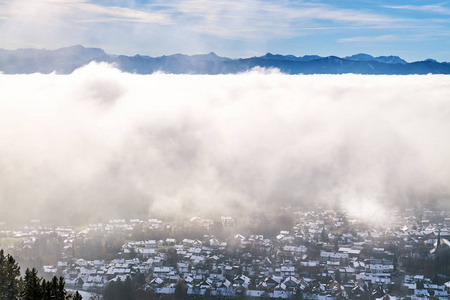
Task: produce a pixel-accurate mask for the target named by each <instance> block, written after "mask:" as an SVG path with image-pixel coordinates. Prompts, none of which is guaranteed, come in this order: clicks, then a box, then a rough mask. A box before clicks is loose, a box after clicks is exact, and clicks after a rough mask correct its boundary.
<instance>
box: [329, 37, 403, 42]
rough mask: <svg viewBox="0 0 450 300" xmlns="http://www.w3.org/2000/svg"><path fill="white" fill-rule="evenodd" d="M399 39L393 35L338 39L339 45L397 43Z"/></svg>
mask: <svg viewBox="0 0 450 300" xmlns="http://www.w3.org/2000/svg"><path fill="white" fill-rule="evenodd" d="M398 40H399V38H398V37H396V36H395V35H381V36H356V37H351V38H344V39H339V40H338V42H339V43H375V42H392V41H398Z"/></svg>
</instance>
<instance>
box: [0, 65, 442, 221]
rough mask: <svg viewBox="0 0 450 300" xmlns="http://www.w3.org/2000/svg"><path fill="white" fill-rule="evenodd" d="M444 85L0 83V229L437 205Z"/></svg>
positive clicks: (253, 78)
mask: <svg viewBox="0 0 450 300" xmlns="http://www.w3.org/2000/svg"><path fill="white" fill-rule="evenodd" d="M449 129H450V76H444V75H433V76H431V75H429V76H361V75H316V76H314V75H313V76H300V75H298V76H297V75H295V76H289V75H283V74H278V73H277V72H258V71H255V72H251V73H246V74H241V75H218V76H208V75H205V76H201V75H167V74H154V75H133V74H125V73H121V72H120V71H118V70H116V69H114V68H113V67H111V66H108V65H103V64H100V65H98V64H91V65H88V66H86V67H84V68H82V69H79V70H77V71H75V72H74V73H72V74H71V75H54V74H51V75H40V74H33V75H0V205H1V207H2V209H1V210H0V221H2V220H3V221H11V220H13V219H25V220H27V219H30V218H40V219H54V220H61V219H67V220H71V221H80V220H86V221H97V220H102V219H103V218H109V217H135V216H136V217H137V216H139V217H151V216H154V215H156V214H161V213H162V214H168V215H182V216H192V215H207V214H208V213H210V212H213V213H214V214H216V215H217V214H218V215H220V214H228V213H236V212H243V211H246V210H248V211H251V210H253V209H254V208H263V209H264V208H266V207H267V208H268V209H269V208H270V207H281V206H286V205H295V206H305V207H309V206H310V205H315V204H318V203H319V204H321V205H326V204H330V205H333V206H336V205H338V204H340V205H342V206H343V207H345V208H347V209H350V210H351V211H353V212H355V213H358V214H360V215H364V214H367V215H368V216H372V217H373V216H374V215H375V212H380V213H383V210H384V209H387V208H389V207H391V206H392V205H393V204H395V203H399V204H408V203H415V204H417V203H418V204H420V203H424V202H426V203H434V204H440V205H448V201H447V199H449V198H448V196H449V195H450V185H449V182H450V167H449V166H450V135H449Z"/></svg>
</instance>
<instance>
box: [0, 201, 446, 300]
mask: <svg viewBox="0 0 450 300" xmlns="http://www.w3.org/2000/svg"><path fill="white" fill-rule="evenodd" d="M392 215H393V216H395V218H391V219H389V220H386V221H384V222H380V223H367V222H364V221H362V220H358V219H356V218H352V217H350V216H349V215H347V213H345V212H343V211H333V210H315V211H306V210H304V209H298V208H284V209H282V210H280V212H278V213H277V215H276V216H272V217H273V218H275V219H276V218H278V219H276V220H278V221H277V222H272V223H271V222H269V220H268V221H267V224H268V228H269V229H267V228H262V225H261V224H259V223H258V220H252V219H251V218H248V219H247V220H245V221H243V220H239V219H237V218H233V217H231V216H222V217H220V219H216V220H214V219H205V218H200V217H192V218H190V219H188V220H186V221H183V222H173V221H172V222H168V221H163V220H160V219H146V220H141V219H128V220H126V219H112V220H109V221H108V222H105V223H99V224H90V225H87V226H82V227H73V226H52V225H45V224H42V223H41V222H40V220H31V221H30V223H29V224H27V225H23V226H9V225H8V224H4V223H2V224H0V246H1V248H3V249H4V250H5V251H6V252H8V253H11V254H12V255H14V256H15V257H16V258H17V260H18V261H19V263H20V264H21V265H22V266H25V267H30V268H31V267H36V268H37V270H38V271H39V274H40V275H43V276H44V277H51V276H63V277H64V279H65V283H66V287H67V288H68V289H72V290H78V291H85V292H89V293H90V294H89V295H91V298H95V299H96V298H98V299H99V298H100V297H103V299H105V300H108V299H117V298H114V297H112V296H111V293H114V291H115V293H117V290H118V288H123V287H126V286H127V285H128V289H129V291H131V290H133V295H136V296H135V297H134V298H135V299H153V298H155V299H157V298H161V299H187V298H190V299H200V298H203V299H209V298H217V299H231V298H238V299H243V298H248V299H252V298H258V299H269V298H277V299H278V298H289V299H449V295H450V242H449V239H450V217H449V213H448V212H446V211H439V210H426V209H423V210H418V209H406V210H405V209H403V210H400V209H396V210H393V211H392ZM269 223H271V224H269ZM243 224H244V225H245V226H244V225H243ZM113 287H115V290H114V291H113V290H112V289H113ZM127 299H133V297H131V296H128V297H127Z"/></svg>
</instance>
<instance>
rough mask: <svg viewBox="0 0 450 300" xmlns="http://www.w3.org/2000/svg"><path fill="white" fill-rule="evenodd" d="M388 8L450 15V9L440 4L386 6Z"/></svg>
mask: <svg viewBox="0 0 450 300" xmlns="http://www.w3.org/2000/svg"><path fill="white" fill-rule="evenodd" d="M384 7H386V8H393V9H402V10H413V11H421V12H429V13H438V14H445V15H450V8H448V7H444V6H442V5H439V4H432V5H386V6H384Z"/></svg>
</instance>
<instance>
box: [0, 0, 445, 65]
mask: <svg viewBox="0 0 450 300" xmlns="http://www.w3.org/2000/svg"><path fill="white" fill-rule="evenodd" d="M75 44H82V45H84V46H87V47H100V48H103V49H104V50H105V51H107V52H108V53H111V54H126V55H134V54H137V53H139V54H145V55H150V56H160V55H164V54H174V53H184V54H197V53H208V52H211V51H214V52H216V53H217V54H218V55H221V56H228V57H250V56H258V55H263V54H264V53H266V52H271V53H280V54H293V55H296V56H302V55H306V54H318V55H323V56H327V55H337V56H341V57H342V56H347V55H351V54H356V53H361V52H364V53H368V54H371V55H374V56H380V55H398V56H400V57H402V58H404V59H406V60H407V61H415V60H423V59H426V58H434V59H436V60H438V61H450V1H432V0H430V1H414V0H412V1H404V0H403V1H399V0H394V1H349V0H341V1H319V0H315V1H294V0H291V1H290V0H277V1H274V0H228V1H226V0H185V1H176V0H159V1H144V0H135V1H119V0H40V1H29V0H0V48H5V49H16V48H31V47H33V48H46V49H55V48H59V47H64V46H70V45H75Z"/></svg>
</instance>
